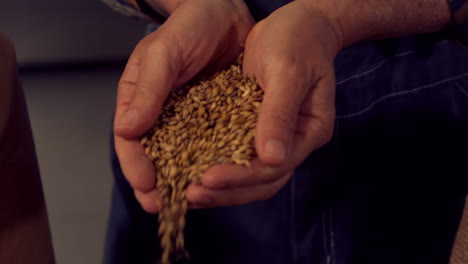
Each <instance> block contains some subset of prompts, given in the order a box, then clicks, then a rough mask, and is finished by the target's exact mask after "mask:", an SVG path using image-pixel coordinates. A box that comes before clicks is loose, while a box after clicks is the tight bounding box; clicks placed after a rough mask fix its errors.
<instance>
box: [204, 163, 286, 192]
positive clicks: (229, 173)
mask: <svg viewBox="0 0 468 264" xmlns="http://www.w3.org/2000/svg"><path fill="white" fill-rule="evenodd" d="M286 172H287V171H286V170H285V169H284V168H281V167H270V166H266V165H265V164H263V163H262V162H261V161H260V160H258V159H255V160H253V161H252V162H251V167H250V168H247V167H243V166H238V165H216V166H213V167H212V168H210V169H209V170H208V171H206V172H205V174H204V175H203V177H202V179H201V183H202V186H204V187H207V188H213V189H223V188H239V187H244V186H251V185H259V184H265V183H271V182H274V181H276V180H277V179H278V178H279V177H281V176H283V175H285V174H286Z"/></svg>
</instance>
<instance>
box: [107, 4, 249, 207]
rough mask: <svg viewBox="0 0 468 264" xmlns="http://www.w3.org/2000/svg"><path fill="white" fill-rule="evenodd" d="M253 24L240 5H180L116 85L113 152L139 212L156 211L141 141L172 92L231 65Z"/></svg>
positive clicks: (149, 166) (149, 168)
mask: <svg viewBox="0 0 468 264" xmlns="http://www.w3.org/2000/svg"><path fill="white" fill-rule="evenodd" d="M253 24H254V21H253V19H252V17H251V15H250V13H249V10H248V8H247V7H246V6H245V4H244V3H243V1H241V0H222V1H221V0H191V1H185V2H184V3H183V4H181V5H180V6H179V7H177V9H176V10H175V11H174V13H173V14H172V15H171V16H170V17H169V19H168V20H167V21H166V23H164V24H163V25H162V26H161V27H160V28H159V29H158V30H157V31H156V32H154V33H152V34H151V35H149V36H147V37H146V38H144V39H143V40H142V41H140V42H139V43H138V45H137V46H136V48H135V50H134V51H133V53H132V55H131V56H130V59H129V60H128V63H127V66H126V68H125V71H124V73H123V74H122V77H121V79H120V82H119V86H118V93H117V107H116V112H115V121H114V136H115V149H116V152H117V156H118V158H119V161H120V165H121V167H122V171H123V174H124V175H125V177H126V179H127V180H128V182H129V183H130V185H131V186H132V187H133V189H134V190H135V195H136V198H137V199H138V201H139V202H140V204H141V206H142V207H143V208H144V209H145V210H146V211H148V212H150V213H156V212H157V211H158V210H159V208H160V204H159V195H158V192H157V190H156V189H155V172H154V167H153V165H152V163H151V162H150V160H149V159H148V158H147V157H146V156H145V154H144V149H143V147H142V146H141V145H140V143H139V137H140V136H141V135H142V134H143V133H144V132H146V131H147V130H148V129H149V128H150V127H151V126H152V125H153V124H154V122H155V121H156V120H157V118H158V115H159V113H160V111H161V107H162V105H163V103H164V101H165V99H166V97H167V95H168V94H169V92H170V90H171V89H172V88H174V87H176V86H179V85H182V84H184V83H186V82H187V81H189V80H190V79H192V78H193V77H194V76H195V75H196V74H198V73H199V72H200V71H201V70H202V69H204V70H208V71H210V70H214V69H219V68H221V67H222V66H225V65H227V64H229V63H230V62H232V61H233V60H234V59H235V57H236V56H237V55H238V53H239V51H240V43H241V42H244V41H245V38H246V36H247V34H248V32H249V31H250V29H251V28H252V26H253Z"/></svg>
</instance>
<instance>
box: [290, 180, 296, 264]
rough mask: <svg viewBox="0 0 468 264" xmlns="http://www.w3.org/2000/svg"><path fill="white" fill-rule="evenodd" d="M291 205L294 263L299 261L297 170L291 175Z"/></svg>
mask: <svg viewBox="0 0 468 264" xmlns="http://www.w3.org/2000/svg"><path fill="white" fill-rule="evenodd" d="M290 192H291V194H290V203H291V204H290V206H291V219H290V221H291V251H292V252H291V253H292V258H293V263H294V264H295V263H297V244H296V228H295V221H296V218H295V214H296V206H295V203H296V172H293V175H292V177H291V189H290Z"/></svg>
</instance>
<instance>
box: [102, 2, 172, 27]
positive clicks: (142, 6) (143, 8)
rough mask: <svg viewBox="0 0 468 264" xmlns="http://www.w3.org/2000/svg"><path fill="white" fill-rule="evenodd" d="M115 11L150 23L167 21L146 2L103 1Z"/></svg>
mask: <svg viewBox="0 0 468 264" xmlns="http://www.w3.org/2000/svg"><path fill="white" fill-rule="evenodd" d="M101 1H102V2H104V3H105V4H106V5H108V6H109V7H110V8H112V9H113V10H115V11H117V12H119V13H121V14H123V15H126V16H129V17H132V18H136V19H141V20H147V21H148V22H152V23H156V24H162V23H164V22H165V21H166V19H167V18H166V17H164V16H163V15H161V14H159V13H157V12H156V11H154V10H153V9H152V8H151V7H150V6H149V5H148V4H147V3H146V2H145V0H101Z"/></svg>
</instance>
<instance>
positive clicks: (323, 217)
mask: <svg viewBox="0 0 468 264" xmlns="http://www.w3.org/2000/svg"><path fill="white" fill-rule="evenodd" d="M322 236H323V250H324V251H325V257H326V263H327V264H331V263H330V260H331V258H330V255H329V249H328V246H327V244H328V243H327V231H326V221H325V212H324V211H322Z"/></svg>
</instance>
